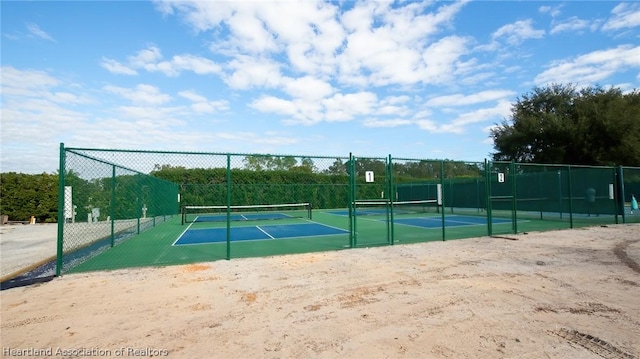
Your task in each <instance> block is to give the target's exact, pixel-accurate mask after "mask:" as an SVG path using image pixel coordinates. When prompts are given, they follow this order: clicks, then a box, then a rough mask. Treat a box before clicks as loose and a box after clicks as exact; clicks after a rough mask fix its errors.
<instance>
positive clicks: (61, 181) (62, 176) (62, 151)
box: [56, 143, 73, 276]
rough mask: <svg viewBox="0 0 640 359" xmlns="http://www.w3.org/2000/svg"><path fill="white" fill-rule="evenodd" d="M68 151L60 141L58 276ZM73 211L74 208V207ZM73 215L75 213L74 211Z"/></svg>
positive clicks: (62, 240)
mask: <svg viewBox="0 0 640 359" xmlns="http://www.w3.org/2000/svg"><path fill="white" fill-rule="evenodd" d="M65 159H66V152H65V149H64V143H60V169H59V170H58V245H57V255H56V276H60V274H61V273H62V249H63V244H64V221H65V220H66V218H65V215H64V204H65V196H64V185H65V173H66V169H65V165H66V163H65V162H66V161H65ZM72 211H73V208H72ZM72 215H73V213H72Z"/></svg>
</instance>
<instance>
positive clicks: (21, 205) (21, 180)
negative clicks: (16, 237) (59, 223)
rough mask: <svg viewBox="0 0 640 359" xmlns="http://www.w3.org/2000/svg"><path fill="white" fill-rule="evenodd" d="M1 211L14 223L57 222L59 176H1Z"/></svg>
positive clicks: (12, 174)
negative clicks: (31, 219) (31, 220)
mask: <svg viewBox="0 0 640 359" xmlns="http://www.w3.org/2000/svg"><path fill="white" fill-rule="evenodd" d="M0 188H1V189H2V191H1V192H0V212H1V213H2V214H5V215H8V216H9V220H10V221H28V220H29V219H30V218H31V216H33V217H35V218H36V221H37V222H39V223H42V222H56V220H57V213H58V175H55V174H47V173H42V174H36V175H31V174H23V173H15V172H8V173H2V174H1V175H0Z"/></svg>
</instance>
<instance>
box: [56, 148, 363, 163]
mask: <svg viewBox="0 0 640 359" xmlns="http://www.w3.org/2000/svg"><path fill="white" fill-rule="evenodd" d="M64 149H65V151H72V152H74V153H78V152H120V153H147V154H163V155H199V156H211V155H215V156H232V157H238V156H242V157H251V156H253V157H267V156H277V157H300V158H324V159H342V160H348V159H349V157H348V156H316V155H302V154H297V155H290V154H276V153H272V154H265V153H231V152H228V153H224V152H199V151H167V150H132V149H116V148H87V147H65V148H64ZM78 154H80V153H78ZM361 158H364V157H361Z"/></svg>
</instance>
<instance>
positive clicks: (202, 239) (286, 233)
mask: <svg viewBox="0 0 640 359" xmlns="http://www.w3.org/2000/svg"><path fill="white" fill-rule="evenodd" d="M240 218H241V217H240ZM282 218H286V216H285V217H282ZM242 220H244V219H242ZM334 234H349V231H346V230H344V229H340V228H335V227H331V226H327V225H324V224H320V223H302V224H283V225H278V224H271V225H262V226H248V227H233V228H231V229H230V231H229V240H231V241H256V240H272V239H286V238H295V237H317V236H328V235H334ZM226 241H227V229H226V228H201V229H187V230H186V231H185V232H184V233H182V235H180V238H178V239H177V240H176V241H175V243H173V245H174V246H180V245H189V244H203V243H221V242H226Z"/></svg>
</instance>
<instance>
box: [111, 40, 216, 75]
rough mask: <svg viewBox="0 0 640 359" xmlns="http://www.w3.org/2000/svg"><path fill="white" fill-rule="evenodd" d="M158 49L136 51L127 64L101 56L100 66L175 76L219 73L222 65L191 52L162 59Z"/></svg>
mask: <svg viewBox="0 0 640 359" xmlns="http://www.w3.org/2000/svg"><path fill="white" fill-rule="evenodd" d="M162 59H163V56H162V53H161V52H160V49H159V48H157V47H155V46H150V47H147V48H146V49H142V50H140V51H138V52H137V53H136V54H135V55H133V56H129V57H128V58H127V62H128V63H127V64H122V63H121V62H119V61H117V60H113V59H109V58H102V61H101V63H100V66H102V67H103V68H105V69H107V70H108V71H109V72H111V73H117V74H124V75H136V74H137V72H136V69H144V70H146V71H149V72H161V73H164V74H165V75H167V76H171V77H175V76H178V75H180V73H182V72H184V71H190V72H193V73H196V74H198V75H208V74H220V73H221V71H222V67H221V66H220V65H219V64H217V63H215V62H214V61H212V60H210V59H208V58H205V57H202V56H196V55H191V54H183V55H175V56H173V57H172V58H171V60H169V61H163V60H162Z"/></svg>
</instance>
